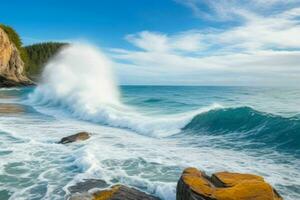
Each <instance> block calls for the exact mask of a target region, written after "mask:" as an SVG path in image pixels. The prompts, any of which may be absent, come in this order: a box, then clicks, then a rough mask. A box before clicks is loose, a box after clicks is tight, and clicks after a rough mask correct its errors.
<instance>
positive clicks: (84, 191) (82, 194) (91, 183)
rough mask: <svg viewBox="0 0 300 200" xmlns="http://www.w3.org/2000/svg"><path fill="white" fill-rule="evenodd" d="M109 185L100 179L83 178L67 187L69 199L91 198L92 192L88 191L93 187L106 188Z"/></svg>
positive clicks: (85, 199)
mask: <svg viewBox="0 0 300 200" xmlns="http://www.w3.org/2000/svg"><path fill="white" fill-rule="evenodd" d="M108 186H109V185H108V184H107V183H106V182H105V181H103V180H101V179H85V180H84V181H83V182H79V183H77V184H76V185H73V186H71V187H69V188H68V190H69V192H70V193H71V197H70V198H69V199H70V200H92V199H93V194H92V193H89V191H90V190H93V189H96V188H97V189H103V188H107V187H108Z"/></svg>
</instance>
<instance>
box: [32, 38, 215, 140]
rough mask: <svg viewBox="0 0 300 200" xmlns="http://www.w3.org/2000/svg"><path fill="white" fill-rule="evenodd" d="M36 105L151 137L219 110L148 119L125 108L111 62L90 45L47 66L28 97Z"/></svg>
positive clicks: (71, 49)
mask: <svg viewBox="0 0 300 200" xmlns="http://www.w3.org/2000/svg"><path fill="white" fill-rule="evenodd" d="M29 100H30V102H31V103H33V104H34V105H39V106H43V107H48V108H49V107H51V108H56V109H57V108H59V109H62V110H66V111H67V112H68V113H71V115H72V116H73V117H76V118H79V119H83V120H88V121H92V122H95V123H100V124H104V125H108V126H112V127H120V128H126V129H130V130H133V131H135V132H137V133H140V134H144V135H148V136H155V137H157V136H168V135H172V134H175V133H178V132H179V131H180V128H182V127H184V125H185V124H187V123H188V122H189V121H190V120H191V119H192V118H193V116H194V115H196V114H199V113H201V112H206V111H209V110H211V109H214V108H217V107H220V106H219V105H217V104H214V105H212V106H209V107H206V108H201V109H199V110H196V111H193V112H189V113H183V114H177V115H171V116H155V117H150V116H145V115H142V114H140V113H138V112H136V111H135V110H134V109H133V108H130V107H129V106H126V105H123V104H122V103H121V102H120V100H119V91H118V87H117V85H116V82H115V80H114V77H113V75H112V62H111V61H110V60H109V59H108V58H107V57H106V56H105V55H104V54H103V53H101V51H100V50H99V49H97V48H96V47H93V46H91V45H88V44H74V45H69V46H68V47H66V48H64V49H63V50H62V51H61V52H59V53H58V55H57V56H56V57H55V58H54V59H52V60H51V61H50V62H49V63H48V64H47V65H46V67H45V70H44V72H43V75H42V82H41V84H39V85H38V87H37V88H36V89H35V90H34V92H33V93H32V94H31V95H29Z"/></svg>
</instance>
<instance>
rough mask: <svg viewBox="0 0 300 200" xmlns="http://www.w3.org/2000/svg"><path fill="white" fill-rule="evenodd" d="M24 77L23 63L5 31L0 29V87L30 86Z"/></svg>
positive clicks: (28, 80) (30, 82)
mask: <svg viewBox="0 0 300 200" xmlns="http://www.w3.org/2000/svg"><path fill="white" fill-rule="evenodd" d="M32 84H33V82H32V81H31V80H30V79H28V78H27V77H26V75H25V70H24V62H23V61H22V59H21V57H20V52H19V51H18V49H17V47H16V46H15V44H13V43H12V42H11V41H10V40H9V37H8V35H7V34H6V33H5V31H4V30H3V29H2V28H0V87H16V86H27V85H32Z"/></svg>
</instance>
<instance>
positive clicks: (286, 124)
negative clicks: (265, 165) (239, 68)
mask: <svg viewBox="0 0 300 200" xmlns="http://www.w3.org/2000/svg"><path fill="white" fill-rule="evenodd" d="M182 130H183V131H187V132H189V133H192V134H213V135H226V134H232V135H233V136H234V137H235V138H236V139H237V140H238V139H239V140H247V141H254V142H260V143H265V144H267V145H271V146H273V147H274V146H275V147H279V148H286V149H297V150H299V143H300V135H299V133H300V119H299V118H298V117H282V116H279V115H274V114H270V113H264V112H260V111H257V110H254V109H253V108H251V107H235V108H221V109H215V110H210V111H209V112H206V113H200V114H198V115H196V116H195V117H194V118H193V119H192V120H191V121H190V122H189V123H188V124H187V125H186V126H185V127H184V128H183V129H182Z"/></svg>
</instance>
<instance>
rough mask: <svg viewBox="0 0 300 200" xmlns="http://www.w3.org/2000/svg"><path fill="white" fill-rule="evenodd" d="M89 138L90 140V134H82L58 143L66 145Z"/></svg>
mask: <svg viewBox="0 0 300 200" xmlns="http://www.w3.org/2000/svg"><path fill="white" fill-rule="evenodd" d="M89 138H90V134H89V133H88V132H80V133H76V134H74V135H70V136H67V137H64V138H62V139H61V140H60V141H59V142H58V143H59V144H66V143H71V142H76V141H82V140H87V139H89Z"/></svg>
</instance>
